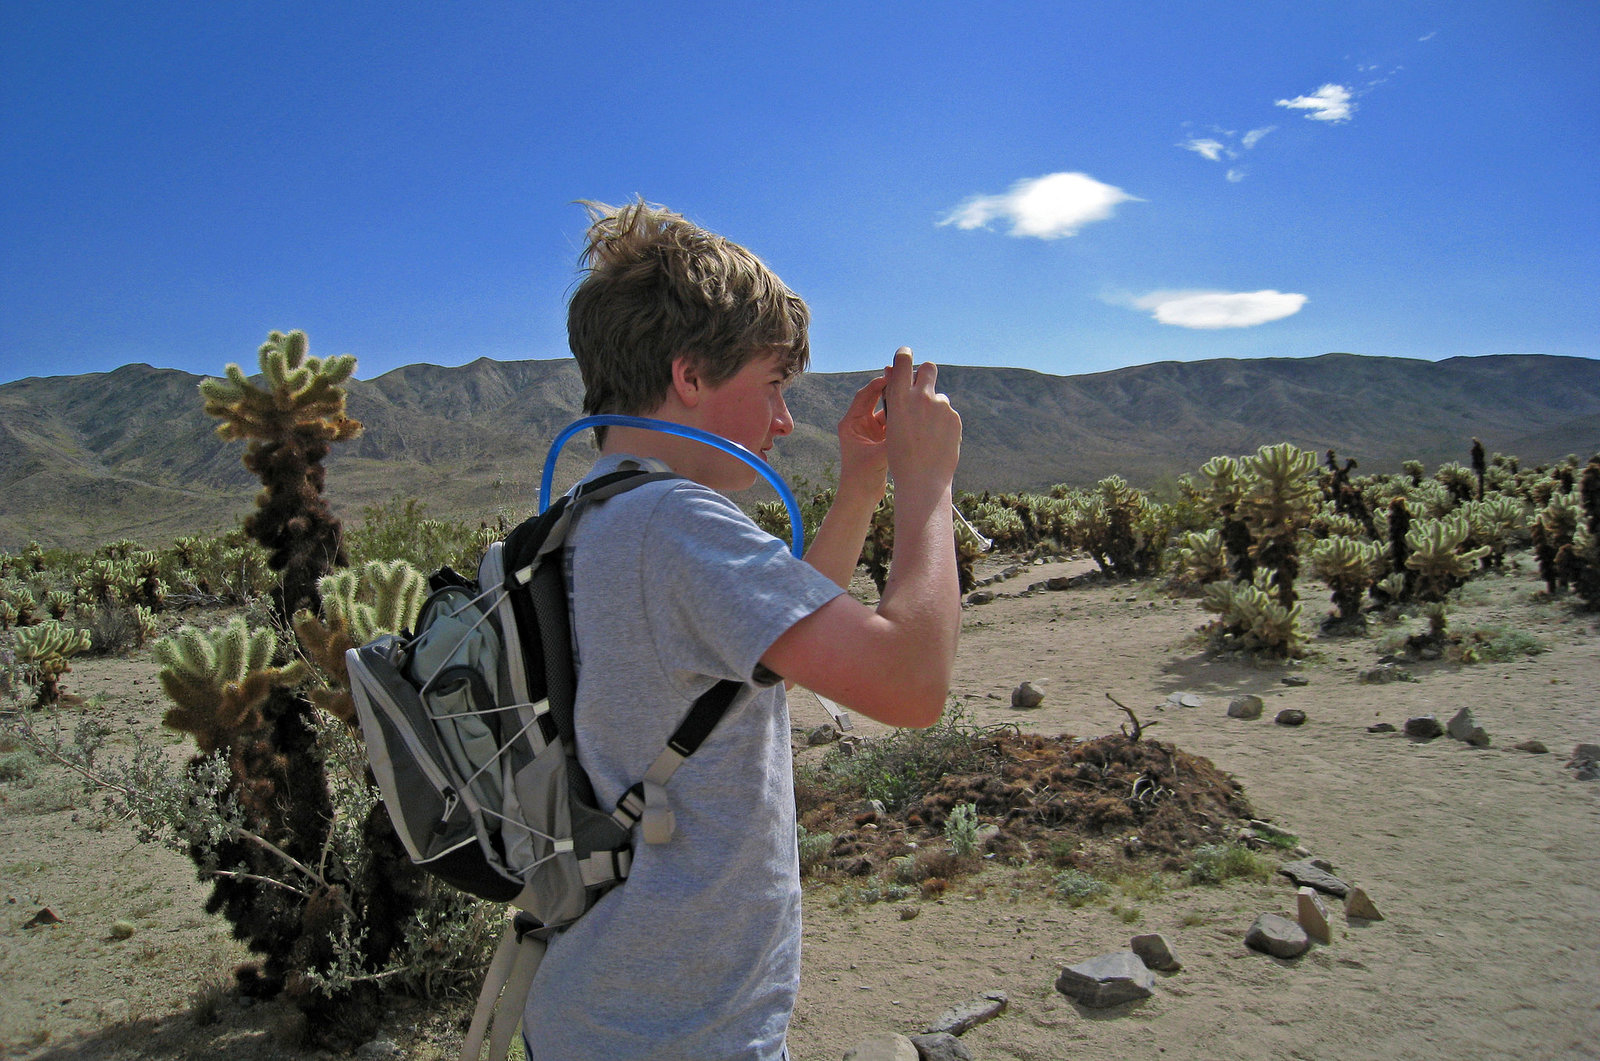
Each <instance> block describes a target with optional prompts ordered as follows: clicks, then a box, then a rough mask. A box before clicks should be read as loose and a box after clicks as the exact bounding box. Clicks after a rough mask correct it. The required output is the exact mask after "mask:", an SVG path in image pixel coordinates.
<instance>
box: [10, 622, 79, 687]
mask: <svg viewBox="0 0 1600 1061" xmlns="http://www.w3.org/2000/svg"><path fill="white" fill-rule="evenodd" d="M16 639H17V643H16V652H17V662H18V663H21V664H22V665H23V672H24V673H25V674H27V675H28V677H29V679H30V680H31V681H32V682H33V684H34V687H35V690H36V691H35V701H34V702H35V705H36V706H39V707H43V706H45V705H47V704H53V703H56V702H57V701H58V700H60V699H61V676H62V675H63V674H65V673H67V672H68V671H69V670H71V669H72V667H71V666H70V665H69V664H68V662H67V660H68V659H69V658H70V657H72V656H75V655H77V654H78V653H80V652H87V651H88V650H89V644H90V640H91V639H90V636H89V631H87V630H79V629H76V628H74V627H71V626H67V625H65V624H63V623H58V622H56V621H55V620H54V619H46V620H45V621H44V622H42V623H39V624H37V625H35V626H28V627H23V628H20V629H18V630H17V634H16Z"/></svg>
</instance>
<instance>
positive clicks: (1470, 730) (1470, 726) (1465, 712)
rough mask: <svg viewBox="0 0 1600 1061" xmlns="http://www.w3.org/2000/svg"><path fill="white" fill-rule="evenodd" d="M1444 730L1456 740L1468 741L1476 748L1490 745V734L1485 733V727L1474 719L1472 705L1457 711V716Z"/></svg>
mask: <svg viewBox="0 0 1600 1061" xmlns="http://www.w3.org/2000/svg"><path fill="white" fill-rule="evenodd" d="M1444 731H1445V732H1446V733H1448V734H1450V736H1452V737H1454V738H1455V739H1456V740H1459V741H1466V742H1467V743H1468V744H1470V745H1472V746H1473V747H1475V748H1487V747H1488V746H1489V734H1487V733H1485V732H1484V729H1483V727H1482V726H1480V725H1478V723H1477V721H1476V720H1475V719H1473V717H1472V709H1471V708H1470V707H1463V708H1462V709H1461V710H1460V711H1457V712H1456V714H1455V717H1454V718H1452V719H1451V720H1450V721H1449V722H1448V723H1447V724H1446V725H1445V727H1444Z"/></svg>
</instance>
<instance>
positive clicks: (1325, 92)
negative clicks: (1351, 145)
mask: <svg viewBox="0 0 1600 1061" xmlns="http://www.w3.org/2000/svg"><path fill="white" fill-rule="evenodd" d="M1278 106H1280V107H1288V108H1289V109H1290V110H1299V111H1310V112H1311V113H1310V114H1307V115H1306V117H1307V118H1309V119H1311V120H1312V121H1315V122H1347V121H1349V120H1350V115H1351V114H1353V113H1354V112H1355V109H1356V105H1355V104H1354V103H1353V102H1351V99H1350V90H1349V89H1348V88H1345V87H1344V86H1343V85H1333V84H1328V85H1323V86H1322V87H1321V88H1319V89H1317V90H1316V91H1315V92H1313V93H1312V94H1311V95H1309V96H1296V97H1295V98H1294V99H1280V100H1278Z"/></svg>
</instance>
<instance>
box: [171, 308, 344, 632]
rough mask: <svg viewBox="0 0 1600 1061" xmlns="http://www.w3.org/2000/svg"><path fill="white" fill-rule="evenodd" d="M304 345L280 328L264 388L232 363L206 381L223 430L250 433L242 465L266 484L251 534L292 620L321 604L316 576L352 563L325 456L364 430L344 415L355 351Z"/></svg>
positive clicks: (249, 522)
mask: <svg viewBox="0 0 1600 1061" xmlns="http://www.w3.org/2000/svg"><path fill="white" fill-rule="evenodd" d="M306 346H307V343H306V336H305V333H304V332H299V331H293V332H290V333H289V334H287V335H284V334H283V333H281V332H273V333H272V334H270V335H269V336H268V337H267V341H266V342H265V343H263V344H262V346H261V350H260V361H261V374H262V375H263V376H264V377H265V381H264V382H265V385H264V386H258V385H257V384H255V383H253V382H251V381H250V380H249V379H248V378H246V376H245V374H244V372H243V370H241V369H240V368H239V366H238V365H229V366H228V378H227V379H207V380H204V381H202V382H201V384H200V393H201V395H202V396H203V397H204V398H205V403H206V404H205V409H206V412H207V413H208V414H209V415H211V416H214V417H216V418H218V419H219V420H221V421H222V423H221V424H219V425H217V434H218V435H220V436H221V437H222V438H225V439H228V440H230V441H232V440H236V439H247V440H249V443H250V445H249V448H248V449H247V450H246V452H245V455H244V466H245V467H246V468H249V469H250V470H251V471H252V472H254V473H255V474H256V476H257V477H258V478H260V480H261V482H262V486H263V489H262V491H261V493H260V495H259V496H258V497H257V498H256V505H257V508H258V511H256V512H255V513H254V514H253V515H251V516H250V517H249V518H247V519H246V520H245V525H244V526H245V532H246V533H247V534H249V535H250V536H251V537H252V538H254V539H256V540H257V541H258V542H260V543H261V544H262V545H263V546H265V547H266V549H267V550H268V552H269V553H270V554H271V557H270V559H269V564H270V566H271V567H272V569H273V570H274V571H277V572H280V573H281V577H282V579H283V584H282V586H281V587H279V589H278V591H277V593H276V604H277V606H278V611H279V614H280V616H282V617H283V618H284V619H285V620H287V619H288V618H289V617H290V616H292V615H293V614H294V613H295V612H296V611H298V610H299V609H301V608H311V609H312V610H315V609H316V606H317V580H318V579H320V578H321V577H322V576H323V575H325V574H327V573H328V572H329V571H331V570H332V569H333V568H335V567H341V566H343V565H344V563H345V558H344V550H343V545H342V542H341V533H340V525H339V521H338V520H337V519H336V518H335V517H334V515H333V512H332V511H331V510H330V509H329V508H328V506H327V503H326V502H325V501H323V499H322V488H323V484H324V481H325V478H326V474H327V473H326V471H325V470H324V469H323V466H322V461H323V458H325V457H326V456H327V455H328V450H329V447H330V446H331V444H332V443H334V442H342V441H344V440H346V439H351V438H355V437H356V436H357V435H358V434H360V433H361V424H360V422H359V421H356V420H352V419H350V418H349V417H347V416H346V415H345V388H344V383H345V382H346V381H347V380H349V379H350V377H351V375H352V374H354V372H355V368H356V359H355V358H354V357H353V356H351V355H349V354H341V355H339V356H337V357H330V358H328V359H327V360H326V361H324V360H321V359H319V358H315V357H307V356H306Z"/></svg>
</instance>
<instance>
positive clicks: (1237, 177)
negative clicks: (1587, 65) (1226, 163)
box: [1228, 166, 1244, 184]
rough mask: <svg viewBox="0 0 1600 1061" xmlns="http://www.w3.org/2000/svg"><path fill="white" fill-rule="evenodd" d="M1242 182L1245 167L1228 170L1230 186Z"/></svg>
mask: <svg viewBox="0 0 1600 1061" xmlns="http://www.w3.org/2000/svg"><path fill="white" fill-rule="evenodd" d="M1242 180H1244V167H1243V166H1234V167H1233V168H1232V169H1230V170H1228V183H1229V184H1238V183H1239V182H1240V181H1242Z"/></svg>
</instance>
